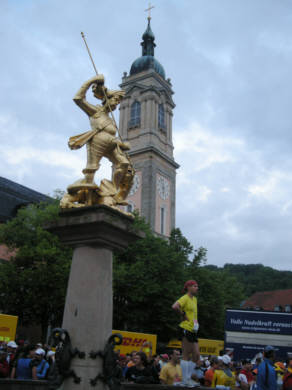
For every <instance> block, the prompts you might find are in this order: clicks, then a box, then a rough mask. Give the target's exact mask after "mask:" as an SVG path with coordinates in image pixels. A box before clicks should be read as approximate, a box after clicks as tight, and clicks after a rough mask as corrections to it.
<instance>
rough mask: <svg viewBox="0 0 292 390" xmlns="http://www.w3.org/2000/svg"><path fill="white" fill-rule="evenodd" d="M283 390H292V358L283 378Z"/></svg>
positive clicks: (288, 361)
mask: <svg viewBox="0 0 292 390" xmlns="http://www.w3.org/2000/svg"><path fill="white" fill-rule="evenodd" d="M283 390H292V358H290V359H288V360H287V372H286V374H285V375H284V377H283Z"/></svg>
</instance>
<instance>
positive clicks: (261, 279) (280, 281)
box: [207, 264, 292, 299]
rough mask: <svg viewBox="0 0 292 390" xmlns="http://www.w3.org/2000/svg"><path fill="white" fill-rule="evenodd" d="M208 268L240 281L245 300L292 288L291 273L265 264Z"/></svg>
mask: <svg viewBox="0 0 292 390" xmlns="http://www.w3.org/2000/svg"><path fill="white" fill-rule="evenodd" d="M207 268H208V269H210V270H211V269H212V270H216V271H217V272H224V273H226V274H228V275H231V276H233V277H234V278H235V279H236V280H237V281H240V283H241V284H242V286H243V294H244V298H245V299H246V298H248V297H250V296H251V295H252V294H254V293H255V292H258V291H272V290H278V289H280V290H284V289H289V288H292V272H291V271H279V270H276V269H273V268H271V267H266V266H264V265H263V264H225V265H224V267H223V268H218V267H216V266H210V265H208V266H207Z"/></svg>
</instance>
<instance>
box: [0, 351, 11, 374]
mask: <svg viewBox="0 0 292 390" xmlns="http://www.w3.org/2000/svg"><path fill="white" fill-rule="evenodd" d="M9 371H10V367H9V364H8V362H7V353H6V352H5V351H0V378H8V377H9Z"/></svg>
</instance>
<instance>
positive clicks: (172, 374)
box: [159, 350, 182, 385]
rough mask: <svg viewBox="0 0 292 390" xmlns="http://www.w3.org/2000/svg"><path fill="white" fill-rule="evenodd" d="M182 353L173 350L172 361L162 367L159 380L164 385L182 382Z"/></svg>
mask: <svg viewBox="0 0 292 390" xmlns="http://www.w3.org/2000/svg"><path fill="white" fill-rule="evenodd" d="M179 360H180V353H179V351H177V350H173V351H172V353H171V354H170V361H169V362H168V363H166V365H165V366H163V367H162V370H161V372H160V375H159V378H160V380H161V383H162V384H163V385H173V384H174V383H178V382H181V380H182V372H181V367H180V365H179Z"/></svg>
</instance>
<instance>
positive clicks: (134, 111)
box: [129, 100, 141, 127]
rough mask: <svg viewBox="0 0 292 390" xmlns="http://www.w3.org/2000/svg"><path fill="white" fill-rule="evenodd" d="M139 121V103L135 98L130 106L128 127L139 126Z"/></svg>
mask: <svg viewBox="0 0 292 390" xmlns="http://www.w3.org/2000/svg"><path fill="white" fill-rule="evenodd" d="M140 122H141V103H139V102H138V101H137V100H136V101H134V103H133V104H132V106H131V118H130V121H129V127H139V126H140Z"/></svg>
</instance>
